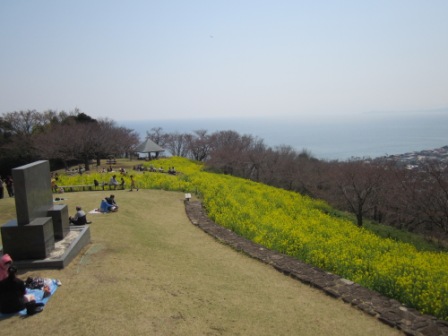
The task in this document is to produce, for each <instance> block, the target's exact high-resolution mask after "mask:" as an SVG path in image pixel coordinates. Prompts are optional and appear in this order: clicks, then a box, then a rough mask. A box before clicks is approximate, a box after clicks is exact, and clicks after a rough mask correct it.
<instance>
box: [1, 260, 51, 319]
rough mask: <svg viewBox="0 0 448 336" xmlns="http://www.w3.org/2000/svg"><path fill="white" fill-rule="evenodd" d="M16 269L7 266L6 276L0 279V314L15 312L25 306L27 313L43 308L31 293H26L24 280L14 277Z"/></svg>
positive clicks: (36, 311)
mask: <svg viewBox="0 0 448 336" xmlns="http://www.w3.org/2000/svg"><path fill="white" fill-rule="evenodd" d="M16 273H17V269H16V268H15V267H14V266H10V267H9V268H8V277H7V278H6V279H4V280H2V281H0V312H1V313H2V314H13V313H17V312H19V311H21V310H23V309H25V308H26V312H27V314H28V315H34V314H36V313H39V312H41V311H42V310H43V307H42V306H43V304H39V303H36V298H35V297H34V295H32V294H26V287H25V282H24V281H23V280H20V279H19V278H17V277H16Z"/></svg>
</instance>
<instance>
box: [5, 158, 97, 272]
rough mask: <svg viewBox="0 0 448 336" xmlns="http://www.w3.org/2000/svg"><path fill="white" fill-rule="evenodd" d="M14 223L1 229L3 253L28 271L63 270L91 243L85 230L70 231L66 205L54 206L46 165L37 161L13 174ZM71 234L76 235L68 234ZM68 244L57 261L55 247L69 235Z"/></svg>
mask: <svg viewBox="0 0 448 336" xmlns="http://www.w3.org/2000/svg"><path fill="white" fill-rule="evenodd" d="M12 175H13V180H14V189H15V203H16V214H17V219H15V220H11V221H9V222H8V223H6V224H5V225H3V226H2V228H1V233H2V241H3V253H8V254H9V255H11V257H12V258H13V260H14V262H15V263H16V264H19V265H22V266H25V267H29V268H43V267H50V268H55V267H56V268H63V267H64V266H66V265H67V264H68V263H69V262H70V261H71V259H73V257H74V256H75V255H76V254H77V253H78V252H79V251H80V250H81V248H82V247H84V246H85V245H87V244H88V243H89V242H90V229H89V227H88V226H84V227H76V228H71V227H70V224H69V219H68V207H67V205H54V204H53V192H52V190H51V179H50V165H49V162H48V161H36V162H33V163H30V164H27V165H25V166H21V167H18V168H15V169H13V170H12ZM72 231H73V233H75V234H71V233H72ZM69 234H70V235H71V236H74V235H76V236H77V237H76V239H73V238H71V242H70V244H65V251H64V253H62V255H61V254H60V253H59V254H58V256H57V257H54V256H52V252H53V251H54V250H55V244H58V242H63V241H64V239H66V237H67V236H68V235H69ZM59 245H61V244H59Z"/></svg>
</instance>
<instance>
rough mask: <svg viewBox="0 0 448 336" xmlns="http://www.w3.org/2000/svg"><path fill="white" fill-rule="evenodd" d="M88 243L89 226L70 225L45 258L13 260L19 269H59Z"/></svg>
mask: <svg viewBox="0 0 448 336" xmlns="http://www.w3.org/2000/svg"><path fill="white" fill-rule="evenodd" d="M89 243H90V227H89V226H87V225H85V226H70V231H69V232H68V234H67V235H66V236H65V237H64V239H62V240H59V241H57V242H56V243H55V246H54V249H53V250H52V251H51V252H50V253H49V255H48V256H47V257H46V258H42V259H24V260H14V265H16V266H17V267H18V268H19V269H22V270H23V269H39V268H46V269H48V268H52V269H61V268H64V267H65V266H67V265H68V264H69V263H70V262H71V261H72V260H73V259H74V258H75V257H76V256H77V255H78V254H79V252H80V251H81V250H82V249H83V248H84V247H85V246H87V245H88V244H89Z"/></svg>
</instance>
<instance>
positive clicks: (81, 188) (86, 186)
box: [58, 184, 95, 192]
mask: <svg viewBox="0 0 448 336" xmlns="http://www.w3.org/2000/svg"><path fill="white" fill-rule="evenodd" d="M94 187H95V185H93V184H80V185H68V186H58V189H61V188H62V189H63V190H64V192H65V191H87V190H93V189H94Z"/></svg>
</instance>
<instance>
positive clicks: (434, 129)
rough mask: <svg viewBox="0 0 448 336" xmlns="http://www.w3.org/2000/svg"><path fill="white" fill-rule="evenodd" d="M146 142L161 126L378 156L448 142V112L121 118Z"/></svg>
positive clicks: (331, 154) (342, 155)
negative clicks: (342, 116)
mask: <svg viewBox="0 0 448 336" xmlns="http://www.w3.org/2000/svg"><path fill="white" fill-rule="evenodd" d="M118 123H119V124H120V125H121V126H124V127H127V128H130V129H133V130H135V131H136V132H137V133H138V134H139V136H140V138H141V139H142V140H143V139H144V138H145V137H146V132H147V131H151V129H152V128H157V127H160V128H162V131H163V132H165V133H176V132H178V133H193V132H194V131H195V130H200V129H203V130H207V131H208V132H209V133H210V134H211V133H213V132H216V131H226V130H233V131H235V132H238V133H239V134H241V135H251V136H253V137H256V138H258V139H262V140H263V141H264V143H265V145H266V146H269V147H271V148H275V147H277V146H282V145H286V146H291V147H292V148H294V149H295V150H297V151H302V150H306V151H308V152H310V153H311V155H312V156H314V157H316V158H318V159H321V160H341V161H343V160H347V159H350V158H354V157H356V158H363V157H370V158H376V157H381V156H387V155H397V154H404V153H409V152H415V151H421V150H426V149H435V148H440V147H443V146H446V145H448V111H447V110H441V111H437V113H411V114H409V113H406V114H404V113H390V114H385V113H372V114H365V115H363V116H362V117H360V118H349V119H346V120H325V119H322V120H319V121H317V120H300V119H297V118H292V117H289V118H251V119H249V118H245V119H244V118H219V119H217V118H215V119H211V118H203V119H151V120H149V119H148V120H122V121H119V122H118Z"/></svg>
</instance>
